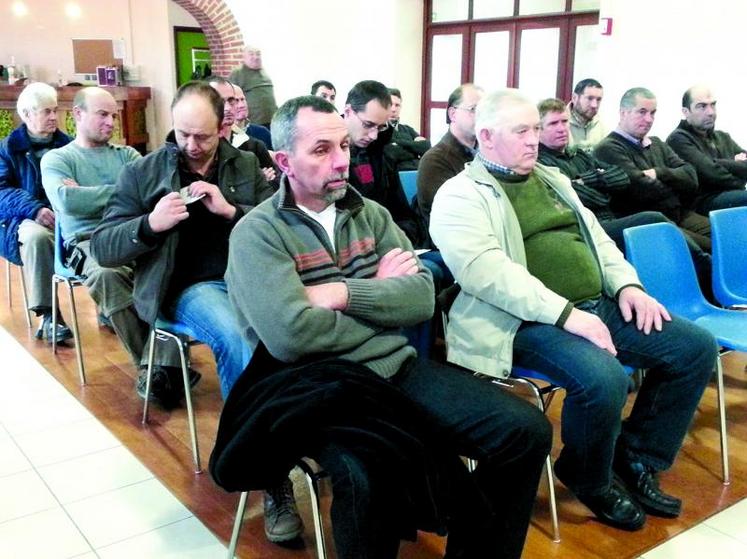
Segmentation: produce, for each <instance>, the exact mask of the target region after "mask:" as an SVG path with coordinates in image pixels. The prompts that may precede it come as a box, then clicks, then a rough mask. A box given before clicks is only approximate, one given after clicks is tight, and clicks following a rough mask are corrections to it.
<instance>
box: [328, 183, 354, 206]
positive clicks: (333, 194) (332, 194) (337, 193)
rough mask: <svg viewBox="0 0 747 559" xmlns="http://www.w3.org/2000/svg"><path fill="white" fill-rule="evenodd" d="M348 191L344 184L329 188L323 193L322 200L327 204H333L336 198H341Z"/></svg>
mask: <svg viewBox="0 0 747 559" xmlns="http://www.w3.org/2000/svg"><path fill="white" fill-rule="evenodd" d="M347 193H348V187H347V186H344V187H342V188H337V189H335V190H329V191H327V192H325V193H324V201H325V202H327V204H334V203H335V202H337V201H338V200H342V199H343V198H344V197H345V194H347Z"/></svg>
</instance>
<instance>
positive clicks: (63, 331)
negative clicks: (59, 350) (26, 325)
mask: <svg viewBox="0 0 747 559" xmlns="http://www.w3.org/2000/svg"><path fill="white" fill-rule="evenodd" d="M34 335H35V337H36V339H37V340H44V341H46V342H49V343H50V344H51V343H52V315H51V314H45V315H44V316H43V317H42V319H41V322H40V323H39V328H37V330H36V334H34ZM72 337H73V332H72V331H71V330H70V328H68V327H67V324H65V323H64V322H63V320H62V318H60V317H58V318H57V329H56V338H57V340H56V341H57V343H58V344H59V343H61V342H64V341H65V340H70V339H72Z"/></svg>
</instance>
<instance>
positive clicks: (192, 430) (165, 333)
mask: <svg viewBox="0 0 747 559" xmlns="http://www.w3.org/2000/svg"><path fill="white" fill-rule="evenodd" d="M159 324H160V326H159ZM172 330H179V328H178V325H177V324H176V323H172V322H169V323H168V328H167V327H166V322H165V321H161V320H158V321H157V322H156V326H155V327H154V328H151V331H150V337H149V340H148V341H149V344H148V345H149V347H148V369H147V373H146V374H147V376H146V381H145V402H144V403H143V420H142V422H143V425H145V424H147V423H148V408H149V397H150V384H151V379H152V376H153V360H154V357H155V352H156V338H158V339H160V340H162V341H168V340H173V341H174V342H176V344H177V345H178V347H179V361H180V363H181V368H182V380H183V381H184V401H185V403H186V404H187V422H188V423H189V434H190V437H191V439H192V459H193V460H194V464H195V473H196V474H200V473H202V463H201V460H200V449H199V443H198V441H197V421H196V419H195V412H194V407H193V405H192V391H191V387H190V385H189V365H188V362H187V356H186V355H185V352H184V346H185V343H184V341H183V340H182V339H181V338H180V337H179V333H174V332H173V331H172ZM182 334H184V333H183V332H182ZM193 343H201V342H198V341H194V342H188V345H189V344H193Z"/></svg>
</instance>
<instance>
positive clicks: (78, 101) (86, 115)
mask: <svg viewBox="0 0 747 559" xmlns="http://www.w3.org/2000/svg"><path fill="white" fill-rule="evenodd" d="M118 117H119V108H118V107H117V102H116V101H115V100H114V97H112V94H111V93H109V92H108V91H106V90H105V89H102V88H100V87H84V88H83V89H81V90H79V91H78V93H76V94H75V97H74V98H73V118H74V119H75V128H76V134H75V142H76V143H77V144H78V145H80V146H81V147H101V146H105V145H106V144H108V143H109V140H111V138H112V135H113V134H114V125H115V121H116V119H117V118H118Z"/></svg>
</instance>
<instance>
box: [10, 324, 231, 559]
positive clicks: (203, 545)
mask: <svg viewBox="0 0 747 559" xmlns="http://www.w3.org/2000/svg"><path fill="white" fill-rule="evenodd" d="M0 355H2V365H1V366H0V367H1V368H0V386H3V390H2V391H0V504H1V505H0V558H3V559H6V558H7V559H16V558H19V559H63V558H71V557H76V558H80V559H89V558H92V559H93V558H96V557H99V558H102V559H115V558H116V559H119V558H132V557H137V558H138V559H150V558H153V559H155V558H158V559H163V558H169V557H171V558H200V559H202V558H205V559H212V558H222V557H225V552H226V551H225V550H226V548H225V546H224V545H223V544H221V543H220V541H218V539H217V538H216V537H215V536H213V534H212V533H211V532H209V531H208V530H207V529H206V528H205V527H204V526H203V525H202V523H201V522H200V521H199V520H197V519H196V518H195V517H194V516H193V515H192V514H191V513H190V511H189V510H187V508H186V507H184V506H183V505H182V504H181V503H180V502H179V501H178V500H177V499H176V498H175V497H174V496H173V495H172V494H171V493H170V492H169V491H168V490H167V489H166V488H165V487H164V486H163V485H161V483H160V482H159V481H158V480H157V479H155V478H154V477H153V474H152V473H151V472H150V471H148V470H147V469H146V468H145V467H144V466H143V465H142V464H141V463H140V462H139V461H138V460H137V459H136V458H135V457H134V456H133V455H132V454H131V453H130V452H129V451H128V450H127V449H125V448H124V447H123V446H122V445H121V444H120V443H119V441H118V440H117V439H116V438H114V437H113V436H112V435H111V433H109V431H107V430H106V429H105V428H104V427H103V426H102V425H101V424H100V423H99V422H98V420H96V419H95V418H94V417H93V416H92V415H91V414H90V413H89V412H88V411H87V410H86V409H85V408H84V407H83V406H82V405H81V404H79V403H78V402H77V401H76V400H75V398H73V397H72V396H70V395H69V394H68V393H67V391H66V390H65V389H64V388H63V387H62V386H60V385H59V384H58V383H57V381H56V380H54V379H53V378H52V377H51V376H50V375H49V374H48V373H47V372H46V371H45V370H44V369H43V368H42V367H41V366H40V365H39V363H37V362H36V360H34V358H33V357H31V356H30V355H29V354H28V353H27V352H26V350H25V349H23V348H22V347H21V346H20V345H19V344H18V343H17V342H16V341H15V340H14V339H13V338H11V337H10V336H9V335H8V334H7V333H6V332H5V330H2V329H0Z"/></svg>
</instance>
